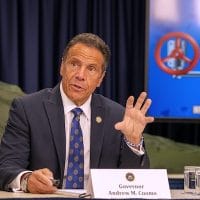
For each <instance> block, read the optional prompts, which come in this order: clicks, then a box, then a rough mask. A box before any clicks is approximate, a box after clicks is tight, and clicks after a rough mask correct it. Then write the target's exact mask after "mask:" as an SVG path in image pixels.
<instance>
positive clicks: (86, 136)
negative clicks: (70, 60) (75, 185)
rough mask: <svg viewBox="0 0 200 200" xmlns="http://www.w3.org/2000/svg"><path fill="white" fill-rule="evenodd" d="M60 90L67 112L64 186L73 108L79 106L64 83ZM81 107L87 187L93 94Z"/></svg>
mask: <svg viewBox="0 0 200 200" xmlns="http://www.w3.org/2000/svg"><path fill="white" fill-rule="evenodd" d="M60 92H61V97H62V101H63V106H64V114H65V133H66V160H65V171H64V180H63V187H64V188H65V185H66V175H67V165H68V154H69V141H70V140H69V137H70V130H71V122H72V119H73V113H72V112H71V110H72V109H74V108H76V107H77V106H76V105H75V104H74V103H73V102H72V101H71V100H70V99H69V98H68V97H67V96H66V95H65V93H64V91H63V88H62V84H60ZM79 108H81V109H82V110H83V113H82V114H81V115H80V126H81V129H82V133H83V144H84V188H85V189H86V188H87V183H88V179H89V169H90V126H91V96H90V97H89V99H88V100H87V101H86V102H85V103H84V104H83V105H81V106H80V107H79Z"/></svg>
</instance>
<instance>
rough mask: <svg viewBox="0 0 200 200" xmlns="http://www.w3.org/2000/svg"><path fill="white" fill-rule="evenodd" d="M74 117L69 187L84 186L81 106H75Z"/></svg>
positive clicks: (69, 160)
mask: <svg viewBox="0 0 200 200" xmlns="http://www.w3.org/2000/svg"><path fill="white" fill-rule="evenodd" d="M71 112H73V114H74V117H73V119H72V124H71V132H70V144H69V158H68V168H67V178H66V188H67V189H83V188H84V148H83V135H82V130H81V127H80V123H79V122H80V115H81V113H82V112H83V111H82V110H81V109H80V108H74V109H73V110H72V111H71Z"/></svg>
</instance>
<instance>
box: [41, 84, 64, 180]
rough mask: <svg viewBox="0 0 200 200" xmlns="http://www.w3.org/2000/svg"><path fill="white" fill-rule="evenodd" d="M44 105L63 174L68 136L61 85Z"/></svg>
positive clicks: (53, 91) (52, 92)
mask: <svg viewBox="0 0 200 200" xmlns="http://www.w3.org/2000/svg"><path fill="white" fill-rule="evenodd" d="M44 106H45V109H46V112H47V116H48V119H49V123H50V127H51V130H52V137H53V140H54V144H55V147H56V151H57V155H58V160H59V164H60V169H61V176H62V175H63V172H64V166H65V159H66V155H65V150H66V136H65V121H64V110H63V105H62V100H61V96H60V90H59V85H58V86H56V87H55V88H54V89H53V90H52V91H51V93H50V96H49V99H48V100H47V101H44Z"/></svg>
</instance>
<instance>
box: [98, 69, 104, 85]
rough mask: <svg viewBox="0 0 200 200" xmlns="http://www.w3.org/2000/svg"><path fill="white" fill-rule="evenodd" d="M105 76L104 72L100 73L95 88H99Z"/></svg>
mask: <svg viewBox="0 0 200 200" xmlns="http://www.w3.org/2000/svg"><path fill="white" fill-rule="evenodd" d="M105 75H106V71H104V72H103V73H102V75H101V77H100V79H99V83H98V85H97V87H100V86H101V83H102V81H103V78H104V76H105Z"/></svg>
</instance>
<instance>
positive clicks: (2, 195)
mask: <svg viewBox="0 0 200 200" xmlns="http://www.w3.org/2000/svg"><path fill="white" fill-rule="evenodd" d="M171 197H172V199H200V195H194V194H185V193H184V192H183V190H171ZM38 198H39V199H44V200H47V199H52V200H53V199H55V200H59V199H68V200H69V199H75V198H71V197H67V196H66V195H63V194H30V193H13V192H4V191H0V199H15V200H19V199H20V200H22V199H38ZM101 200H102V199H101Z"/></svg>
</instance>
